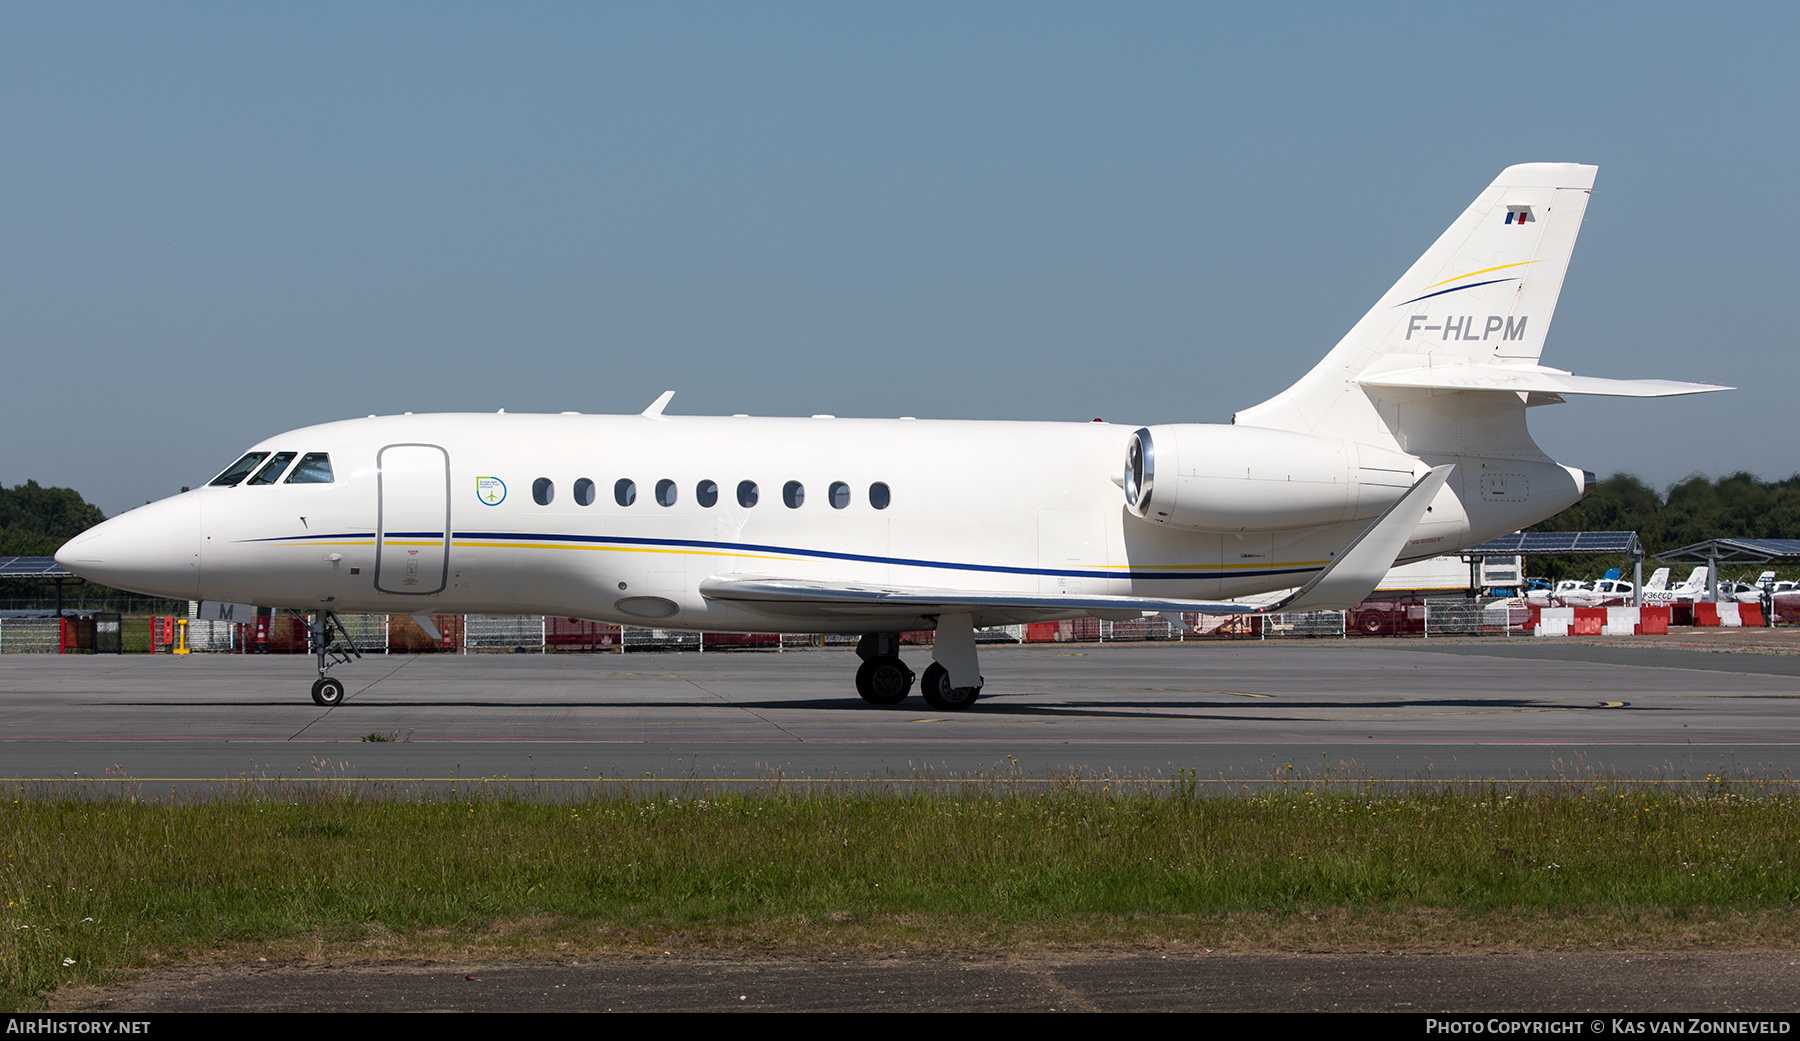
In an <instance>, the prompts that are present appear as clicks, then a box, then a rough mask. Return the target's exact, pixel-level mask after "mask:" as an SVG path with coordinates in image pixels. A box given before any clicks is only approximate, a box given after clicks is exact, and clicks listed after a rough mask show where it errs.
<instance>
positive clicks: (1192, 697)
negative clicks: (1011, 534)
mask: <svg viewBox="0 0 1800 1041" xmlns="http://www.w3.org/2000/svg"><path fill="white" fill-rule="evenodd" d="M910 657H911V658H912V659H913V664H914V666H915V668H917V667H921V666H922V665H923V664H924V663H925V660H926V659H925V656H924V654H923V652H921V651H914V652H912V654H911V655H910ZM855 664H856V660H855V658H854V656H853V655H852V654H851V653H850V652H849V651H844V650H818V651H789V652H786V653H780V654H776V653H735V654H716V653H715V654H629V655H469V656H419V657H391V658H367V659H363V660H362V661H360V662H356V663H353V664H351V665H349V666H346V667H340V668H339V669H338V670H337V671H336V673H335V674H336V675H339V676H341V677H342V678H344V679H345V680H346V682H347V684H348V688H349V696H348V697H347V699H346V700H345V702H344V703H343V704H342V705H340V706H338V707H336V708H332V709H322V708H319V707H317V706H315V705H313V704H312V703H311V701H310V699H309V697H308V694H307V691H308V686H309V684H310V681H311V679H312V676H313V672H312V669H311V664H310V662H309V661H308V660H306V659H301V658H287V657H248V656H231V655H190V656H186V657H173V656H168V655H162V656H142V655H133V656H120V657H100V656H94V657H60V658H59V657H50V656H36V655H6V656H4V657H0V779H4V780H5V781H8V782H11V783H25V784H67V783H73V784H83V785H86V784H107V783H115V784H116V783H119V782H121V781H129V782H130V783H135V784H138V785H140V786H141V788H142V790H143V791H144V792H145V793H146V794H154V793H155V792H157V791H163V790H168V789H182V788H191V787H208V786H211V785H214V784H217V783H220V782H226V781H232V782H235V781H240V780H242V779H244V778H270V779H274V778H280V779H284V780H306V781H316V780H324V781H329V782H331V783H347V782H352V781H368V782H371V783H376V784H394V785H408V784H423V785H439V786H441V785H450V784H459V783H470V782H480V783H488V784H509V785H513V786H520V787H526V788H530V787H531V786H537V788H538V789H539V790H541V791H542V792H544V793H545V794H547V795H552V796H553V795H555V794H557V793H558V792H561V791H567V790H569V789H570V786H574V785H579V784H581V783H583V782H587V781H592V780H595V779H602V778H603V779H607V780H610V781H635V782H645V781H655V782H659V783H668V784H679V783H694V782H700V783H717V784H750V785H759V784H768V783H774V782H778V781H796V780H803V779H812V780H819V779H835V780H837V781H840V782H845V783H849V782H857V781H865V780H869V779H875V780H879V781H882V782H884V783H891V784H896V785H908V784H945V783H967V782H969V781H971V780H972V781H977V782H981V781H994V780H1006V781H1012V780H1017V781H1019V782H1021V783H1052V782H1059V781H1062V780H1065V779H1067V778H1071V777H1073V778H1077V779H1084V780H1088V781H1093V782H1095V783H1105V782H1107V781H1111V780H1117V779H1119V778H1139V779H1152V780H1158V779H1165V778H1169V777H1172V776H1175V775H1176V773H1177V772H1178V771H1179V772H1180V773H1181V775H1183V776H1193V777H1195V778H1197V779H1198V783H1200V784H1202V785H1206V786H1208V788H1209V790H1230V789H1233V788H1235V787H1237V786H1240V785H1242V784H1246V783H1250V784H1254V783H1259V782H1268V781H1271V780H1278V779H1289V778H1293V777H1307V778H1316V777H1320V776H1332V777H1341V778H1346V779H1367V778H1373V779H1378V780H1382V781H1387V782H1392V783H1395V784H1409V783H1415V782H1418V781H1421V780H1424V781H1439V780H1443V779H1449V778H1464V779H1488V778H1501V779H1512V780H1520V781H1524V780H1554V779H1576V778H1585V777H1591V776H1629V777H1635V778H1642V779H1656V780H1667V781H1683V780H1684V779H1685V780H1688V781H1693V780H1696V779H1704V778H1707V777H1709V776H1717V775H1720V774H1724V775H1729V776H1733V777H1758V778H1760V777H1782V776H1784V775H1787V774H1796V775H1800V700H1797V698H1800V653H1794V652H1792V651H1790V650H1786V649H1783V648H1758V649H1757V650H1756V651H1755V652H1754V653H1752V652H1748V651H1746V652H1729V651H1728V652H1720V651H1718V650H1709V649H1699V648H1682V647H1678V646H1671V645H1668V644H1666V643H1665V644H1652V643H1636V644H1633V643H1621V644H1583V643H1571V642H1555V641H1537V640H1521V639H1514V640H1488V641H1470V642H1465V643H1449V642H1446V641H1423V640H1410V641H1402V640H1383V641H1368V642H1358V641H1347V642H1344V641H1333V640H1323V641H1306V642H1299V641H1295V642H1287V641H1269V642H1267V643H1261V642H1243V643H1206V644H1196V643H1188V644H1159V645H1092V644H1088V645H1068V644H1064V645H1027V646H998V647H988V648H985V649H984V651H983V671H984V674H985V675H986V678H987V687H986V689H985V691H984V693H983V694H982V697H981V700H980V702H979V703H977V704H976V706H975V707H974V708H973V709H971V710H969V711H966V712H962V713H952V714H944V713H936V712H933V711H932V710H931V709H929V708H928V707H927V706H926V705H925V704H924V702H923V701H922V700H921V699H919V698H918V697H917V696H916V695H915V696H914V697H912V698H910V699H908V700H907V702H906V703H904V704H903V705H901V706H898V707H895V708H874V707H871V706H868V705H865V704H864V703H863V702H862V701H861V700H860V699H858V698H857V697H856V696H855V694H854V693H853V692H852V691H851V690H850V689H849V687H850V679H851V674H852V672H853V671H854V666H855ZM371 739H379V740H371Z"/></svg>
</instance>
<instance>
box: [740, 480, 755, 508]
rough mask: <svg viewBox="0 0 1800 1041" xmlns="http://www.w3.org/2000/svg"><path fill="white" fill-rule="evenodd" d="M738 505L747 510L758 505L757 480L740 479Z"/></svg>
mask: <svg viewBox="0 0 1800 1041" xmlns="http://www.w3.org/2000/svg"><path fill="white" fill-rule="evenodd" d="M738 505H739V506H742V507H743V508H744V509H746V510H747V509H749V508H750V507H752V506H755V505H756V482H755V481H739V482H738Z"/></svg>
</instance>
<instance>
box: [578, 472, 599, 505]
mask: <svg viewBox="0 0 1800 1041" xmlns="http://www.w3.org/2000/svg"><path fill="white" fill-rule="evenodd" d="M575 503H576V505H578V506H592V505H594V482H592V481H590V480H588V479H587V478H585V477H583V478H582V479H581V480H579V481H576V482H575Z"/></svg>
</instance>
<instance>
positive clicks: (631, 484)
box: [613, 477, 637, 506]
mask: <svg viewBox="0 0 1800 1041" xmlns="http://www.w3.org/2000/svg"><path fill="white" fill-rule="evenodd" d="M613 501H614V502H616V503H618V504H619V505H620V506H630V505H631V504H632V503H634V502H636V501H637V482H636V481H634V480H632V479H631V478H629V477H621V478H619V483H618V484H615V485H613Z"/></svg>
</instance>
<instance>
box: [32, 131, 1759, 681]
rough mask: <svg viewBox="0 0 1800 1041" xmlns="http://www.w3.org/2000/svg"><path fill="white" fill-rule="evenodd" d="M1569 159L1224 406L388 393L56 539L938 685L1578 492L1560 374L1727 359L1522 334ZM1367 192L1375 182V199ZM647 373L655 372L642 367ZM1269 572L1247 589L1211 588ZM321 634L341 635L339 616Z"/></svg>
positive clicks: (1479, 527)
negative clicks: (849, 414) (1285, 378)
mask: <svg viewBox="0 0 1800 1041" xmlns="http://www.w3.org/2000/svg"><path fill="white" fill-rule="evenodd" d="M1593 182H1594V167H1591V166H1578V165H1574V164H1556V163H1534V164H1530V165H1524V166H1515V167H1512V168H1510V169H1508V170H1506V171H1504V172H1503V173H1501V175H1500V177H1499V179H1497V180H1496V181H1494V183H1493V184H1492V185H1490V186H1489V187H1488V189H1487V190H1486V191H1484V192H1482V193H1481V195H1480V196H1479V197H1477V198H1476V200H1475V202H1474V203H1473V204H1472V205H1470V206H1469V208H1468V209H1467V210H1466V211H1465V212H1464V213H1463V214H1462V215H1461V216H1460V217H1458V218H1457V219H1456V222H1455V223H1454V224H1452V225H1451V226H1450V228H1449V230H1448V231H1446V232H1444V234H1443V236H1442V237H1440V238H1439V239H1438V240H1437V242H1436V243H1435V244H1434V245H1433V246H1432V247H1431V248H1430V249H1429V250H1427V251H1426V253H1425V255H1424V256H1423V257H1421V258H1420V259H1419V260H1418V262H1417V263H1415V264H1414V265H1413V266H1412V268H1411V269H1410V270H1408V271H1407V272H1406V274H1405V275H1404V276H1402V277H1401V279H1400V281H1399V282H1397V283H1395V285H1394V287H1393V288H1392V289H1390V290H1388V292H1387V294H1386V295H1384V296H1383V297H1382V298H1381V300H1380V301H1378V302H1377V303H1376V304H1375V306H1374V307H1373V308H1372V309H1370V311H1369V313H1368V314H1366V315H1364V316H1363V318H1362V320H1361V321H1360V322H1358V323H1356V325H1355V327H1354V328H1352V329H1351V330H1350V332H1349V334H1348V335H1346V336H1345V337H1344V338H1343V339H1342V340H1341V341H1340V342H1339V343H1338V345H1337V346H1336V347H1335V348H1333V349H1332V351H1331V352H1330V353H1329V354H1328V355H1326V356H1325V358H1324V360H1322V361H1320V362H1319V363H1318V364H1317V365H1316V366H1314V367H1313V369H1312V371H1311V372H1309V373H1307V374H1306V375H1305V376H1304V377H1302V378H1301V379H1300V381H1299V382H1297V383H1295V384H1294V385H1293V386H1291V387H1289V388H1288V389H1287V390H1285V391H1283V392H1282V393H1280V394H1278V395H1276V396H1275V397H1274V398H1272V399H1270V400H1269V401H1266V402H1264V403H1262V404H1260V405H1257V406H1256V407H1254V408H1250V409H1247V410H1245V411H1243V412H1239V413H1238V414H1237V415H1236V416H1235V417H1234V419H1233V422H1232V424H1231V425H1210V424H1189V423H1176V424H1162V425H1156V426H1145V427H1138V426H1131V425H1125V426H1120V425H1114V424H1107V423H1098V422H1095V423H1079V424H1077V423H1011V422H947V421H927V420H912V419H838V418H835V417H832V416H814V417H812V418H810V419H764V418H752V417H748V416H731V417H718V418H712V417H706V418H702V417H688V416H670V415H665V414H664V411H663V410H664V407H665V406H666V405H667V404H668V401H669V398H670V396H671V395H670V394H668V393H665V394H664V395H663V396H662V397H660V398H658V399H657V401H656V402H655V403H654V404H652V405H651V406H650V407H649V408H647V409H645V410H644V412H643V413H642V414H640V415H634V416H585V415H576V414H563V415H554V416H551V415H506V414H504V413H501V414H495V415H417V416H415V415H405V416H381V417H376V416H371V417H369V418H368V419H358V420H349V421H345V422H338V423H327V424H324V425H322V426H314V427H307V428H305V429H302V430H295V431H291V432H288V433H285V434H280V435H278V436H276V437H272V438H269V439H268V440H266V441H264V442H262V443H261V444H259V445H256V446H255V447H253V448H252V449H251V450H250V451H249V452H247V453H245V454H244V456H243V457H242V458H241V459H239V460H237V461H236V462H234V463H232V464H231V465H230V466H229V467H228V468H226V470H225V471H224V472H223V473H221V474H220V475H219V476H218V477H216V478H214V479H213V480H212V481H211V482H209V483H208V484H207V485H206V486H205V487H202V488H199V489H196V490H195V491H192V492H186V493H183V494H181V495H178V496H174V497H173V498H169V499H165V500H163V501H161V502H157V503H153V504H150V505H147V506H144V507H142V508H141V509H136V510H132V511H130V512H129V513H126V514H123V515H121V516H119V517H116V518H114V519H112V520H109V521H107V522H105V523H104V524H101V525H99V526H98V527H95V528H94V529H92V530H91V531H88V532H86V533H84V534H82V535H81V536H79V537H77V538H75V539H73V540H72V541H70V542H69V543H68V544H67V545H65V546H64V547H63V548H62V549H61V550H60V551H59V552H58V553H57V555H56V559H57V560H58V561H60V562H61V563H62V564H63V565H64V566H65V567H67V568H68V569H69V570H71V571H74V572H76V573H77V574H80V575H83V576H85V577H87V578H90V579H92V580H94V581H96V582H103V583H105V584H107V585H111V586H116V587H119V588H123V589H130V590H136V591H139V592H143V593H148V594H152V595H156V596H166V597H175V598H180V599H188V600H207V601H221V602H234V603H250V604H258V605H262V606H265V607H279V608H286V609H291V610H296V611H305V612H310V613H311V616H312V618H311V625H312V627H313V644H314V648H315V650H316V652H317V654H318V666H319V679H318V681H317V682H316V683H315V684H314V685H313V688H312V693H313V700H315V701H317V702H318V703H319V704H322V705H335V704H337V703H338V702H339V701H341V700H342V699H343V697H344V685H343V683H342V682H341V681H340V680H338V679H337V678H335V677H333V676H331V675H329V674H328V670H329V669H330V667H331V666H332V664H333V663H335V662H337V661H341V660H344V653H345V646H344V640H345V639H347V638H344V637H343V636H342V629H341V627H340V626H337V625H336V624H335V622H336V618H335V615H334V613H333V612H336V611H344V610H349V611H378V612H394V613H406V614H411V615H413V616H414V617H415V618H418V619H420V620H421V622H422V623H424V624H425V625H426V627H427V629H428V631H430V628H431V627H430V617H429V616H430V615H431V614H433V613H465V612H466V613H482V614H547V615H563V616H568V617H579V618H589V619H599V620H604V621H608V622H620V623H629V624H636V625H655V626H658V627H662V628H686V629H703V630H710V631H725V632H730V631H740V632H772V631H780V632H822V631H823V632H840V633H860V634H863V639H862V641H861V643H860V644H859V646H858V648H857V653H858V655H859V656H860V657H861V658H862V661H863V664H862V666H861V668H860V669H859V670H858V672H857V676H856V689H857V692H858V693H859V694H861V695H862V697H863V698H864V699H865V700H867V701H869V702H870V703H873V704H878V705H892V704H897V703H899V702H900V701H902V700H903V699H905V698H906V696H907V694H908V693H909V691H910V690H911V689H912V686H913V682H914V674H913V672H912V670H911V669H910V668H908V666H907V665H906V664H905V663H904V662H903V661H902V660H901V659H900V656H899V633H901V632H902V631H906V630H914V629H924V628H935V629H936V631H937V638H936V641H935V644H934V645H933V648H932V657H933V659H934V661H933V662H932V664H931V665H930V666H929V667H928V668H927V669H926V670H925V675H924V678H923V683H922V686H923V694H924V696H925V699H926V701H927V702H929V703H930V704H931V705H932V706H933V707H935V708H937V709H939V710H954V709H964V708H968V707H969V706H970V705H972V704H974V702H975V700H976V697H977V695H978V694H979V693H980V691H981V689H982V686H983V682H984V681H983V679H982V674H981V669H980V666H979V663H978V661H977V657H976V647H975V639H974V632H975V629H976V628H977V627H980V626H988V625H1000V624H1011V623H1019V622H1032V621H1046V620H1052V619H1062V618H1073V617H1080V616H1084V615H1093V616H1099V617H1103V618H1104V617H1114V618H1127V617H1137V616H1138V615H1139V614H1140V613H1143V612H1153V611H1248V610H1257V609H1260V610H1284V611H1299V610H1315V609H1336V608H1348V607H1351V606H1354V605H1355V604H1356V603H1358V602H1359V601H1361V600H1362V599H1363V598H1364V597H1365V596H1367V595H1368V594H1369V592H1370V591H1371V590H1373V588H1374V587H1375V584H1376V582H1378V581H1379V580H1380V579H1381V577H1382V576H1383V575H1384V574H1386V573H1387V571H1388V569H1389V568H1390V567H1391V566H1393V565H1394V564H1395V563H1396V562H1397V561H1399V562H1404V561H1409V560H1415V559H1421V558H1425V557H1433V556H1439V555H1442V554H1445V553H1452V552H1455V551H1456V550H1458V549H1460V548H1462V547H1465V546H1469V545H1473V544H1475V543H1478V542H1482V541H1484V540H1486V539H1489V538H1492V537H1494V536H1497V535H1501V534H1504V533H1507V532H1511V531H1516V530H1518V529H1519V528H1521V527H1523V526H1525V525H1528V524H1532V523H1534V522H1536V521H1538V520H1541V519H1543V518H1545V517H1548V516H1550V515H1552V514H1554V513H1556V512H1557V511H1559V510H1561V509H1563V508H1564V507H1566V506H1568V505H1570V504H1571V503H1574V502H1576V501H1577V500H1579V499H1580V498H1581V497H1582V496H1583V495H1584V494H1586V491H1587V489H1588V488H1590V487H1591V486H1592V484H1593V476H1592V475H1591V474H1587V473H1584V472H1583V471H1581V470H1579V469H1575V468H1572V467H1565V466H1562V465H1560V464H1558V463H1556V462H1555V461H1554V460H1552V459H1551V458H1550V457H1549V456H1547V455H1545V454H1544V452H1543V451H1542V450H1541V449H1539V448H1538V446H1537V445H1536V444H1535V443H1534V442H1533V441H1532V439H1531V436H1530V434H1529V433H1528V432H1527V431H1526V424H1525V414H1526V410H1527V409H1528V408H1529V407H1531V406H1535V405H1547V404H1554V403H1558V402H1561V401H1562V400H1563V398H1564V396H1566V395H1570V394H1603V395H1618V396H1625V397H1662V396H1667V395H1675V394H1696V393H1701V392H1705V391H1712V390H1724V389H1729V388H1724V387H1717V386H1711V385H1706V384H1696V383H1674V382H1668V381H1664V380H1611V379H1598V378H1593V377H1585V376H1576V375H1573V374H1571V373H1568V372H1565V371H1562V370H1560V369H1552V368H1546V367H1544V366H1542V365H1540V364H1538V357H1539V355H1540V354H1541V352H1542V350H1543V345H1544V336H1545V334H1546V333H1547V332H1548V331H1549V328H1550V320H1551V316H1552V312H1553V310H1554V308H1555V306H1556V299H1557V295H1558V293H1559V292H1560V291H1561V288H1562V283H1563V274H1564V271H1565V270H1566V268H1567V266H1568V262H1569V255H1570V252H1571V250H1572V249H1573V247H1574V245H1575V236H1576V233H1577V232H1578V231H1579V230H1580V228H1581V221H1582V213H1583V211H1584V210H1585V209H1586V208H1587V203H1588V195H1589V192H1590V190H1591V189H1592V187H1593ZM1387 205H1391V203H1389V204H1387ZM671 393H672V392H671ZM1283 589H1292V590H1293V592H1291V593H1290V594H1288V595H1286V596H1284V597H1278V598H1272V599H1271V598H1266V597H1265V598H1263V601H1262V602H1263V605H1264V606H1262V607H1261V608H1253V607H1250V606H1247V605H1246V604H1245V603H1241V602H1231V603H1221V602H1220V600H1221V599H1223V598H1238V597H1247V596H1251V595H1254V594H1259V593H1269V592H1272V591H1277V590H1283ZM350 649H351V650H354V648H353V647H352V648H350Z"/></svg>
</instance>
